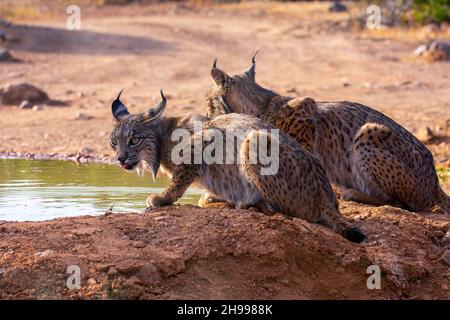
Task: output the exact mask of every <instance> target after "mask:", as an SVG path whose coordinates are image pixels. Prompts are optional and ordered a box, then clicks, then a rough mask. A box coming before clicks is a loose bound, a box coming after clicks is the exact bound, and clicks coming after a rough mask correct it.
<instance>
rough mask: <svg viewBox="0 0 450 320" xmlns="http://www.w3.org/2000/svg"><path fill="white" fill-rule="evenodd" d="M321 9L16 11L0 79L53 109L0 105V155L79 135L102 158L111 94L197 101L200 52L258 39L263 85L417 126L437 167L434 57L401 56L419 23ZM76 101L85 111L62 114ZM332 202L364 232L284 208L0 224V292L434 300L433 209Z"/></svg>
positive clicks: (442, 158)
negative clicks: (385, 22) (68, 24)
mask: <svg viewBox="0 0 450 320" xmlns="http://www.w3.org/2000/svg"><path fill="white" fill-rule="evenodd" d="M280 8H283V9H280ZM326 8H327V5H326V4H314V5H308V6H306V5H305V4H286V7H281V6H280V5H279V4H271V3H267V4H259V5H258V6H256V5H252V4H246V5H243V6H236V5H229V6H212V7H201V8H199V7H197V6H195V5H189V4H182V5H175V4H161V5H151V6H143V7H142V6H138V5H129V6H108V7H100V8H83V7H82V30H80V31H69V30H67V29H66V28H65V19H66V16H64V13H63V14H62V15H60V16H52V17H49V18H48V19H47V18H46V19H45V21H44V20H42V21H40V20H35V19H34V20H26V19H25V20H23V21H16V25H15V27H14V29H13V33H14V35H15V36H16V37H17V38H18V39H19V40H18V41H17V42H14V43H12V44H11V45H10V47H11V48H12V53H13V54H14V56H16V57H17V58H19V59H21V60H22V61H23V62H21V63H0V87H1V86H4V85H6V84H14V83H20V82H29V83H32V84H35V85H37V86H38V87H40V88H43V89H44V90H45V91H46V92H47V93H48V94H49V95H50V97H51V98H52V99H56V100H61V101H64V102H66V103H67V106H64V107H62V106H59V107H56V106H45V107H44V108H43V110H41V111H33V110H22V109H20V108H19V107H18V106H6V105H2V106H0V110H1V111H2V116H1V117H0V154H3V155H6V154H10V155H12V154H19V155H20V154H22V155H23V154H27V155H39V154H41V155H42V154H50V155H55V156H56V157H64V156H70V155H74V154H76V153H77V152H78V151H79V150H80V149H81V148H84V147H89V148H91V149H92V150H93V152H92V155H93V156H95V157H101V158H105V159H108V158H111V157H112V155H113V153H112V150H110V147H109V144H108V134H109V131H110V130H111V127H112V118H111V114H110V105H111V102H112V100H113V99H114V98H115V96H116V95H117V93H118V91H119V90H121V89H122V88H125V91H124V94H123V99H122V100H123V101H124V102H125V103H126V104H127V105H128V107H129V109H130V110H131V112H137V111H144V110H146V109H147V108H148V107H150V106H152V105H153V104H154V103H155V102H156V101H157V100H158V99H159V89H160V88H163V89H164V91H165V92H166V93H167V95H168V97H169V104H168V108H167V111H168V114H173V115H175V114H183V113H186V112H198V113H204V95H205V93H206V91H207V90H208V88H209V87H210V84H211V80H210V76H209V72H210V68H211V65H212V61H213V60H214V58H215V57H218V58H219V60H218V61H219V62H218V65H219V67H221V68H223V69H224V70H226V71H228V72H230V73H240V72H242V71H243V70H244V69H246V68H247V67H248V65H249V63H250V58H251V56H252V54H253V52H254V51H255V50H256V49H262V50H261V52H260V53H259V55H258V57H257V81H258V82H260V83H261V84H262V85H263V86H266V87H269V88H272V89H273V90H275V91H277V92H279V93H281V94H286V95H291V96H311V97H313V98H315V99H316V100H318V101H325V100H352V101H357V102H360V103H363V104H366V105H369V106H371V107H373V108H376V109H378V110H380V111H382V112H384V113H385V114H387V115H388V116H390V117H392V118H393V119H395V120H396V121H397V122H399V123H400V124H402V125H403V126H405V127H406V128H408V129H409V130H411V131H412V132H414V133H416V134H417V135H420V134H421V133H422V132H423V130H424V129H425V128H426V127H429V128H431V129H432V130H433V132H434V133H435V136H434V137H432V139H430V142H429V143H428V144H427V146H428V147H429V148H430V149H431V151H432V152H433V154H434V156H435V160H436V162H437V164H438V165H440V166H441V165H442V166H450V160H449V159H450V138H449V137H450V99H449V97H450V86H449V83H450V82H449V80H450V63H449V62H434V63H428V62H425V61H420V60H418V59H416V58H414V57H413V56H412V52H413V50H414V49H415V47H416V46H417V45H419V44H421V43H423V41H424V39H426V37H427V36H429V34H428V33H427V32H426V30H419V31H417V32H415V33H414V35H413V36H409V33H408V34H407V32H406V31H405V32H404V33H402V31H398V30H397V31H395V32H393V31H392V32H388V31H381V32H369V31H367V30H366V31H360V32H354V31H349V30H340V28H337V27H336V28H334V27H332V26H333V22H334V21H335V20H336V19H342V18H345V15H346V13H343V14H338V16H336V14H334V15H331V14H328V13H327V11H326ZM330 26H331V27H330ZM422 31H423V32H422ZM406 35H408V36H406ZM438 36H439V37H446V36H448V33H444V34H438ZM80 112H81V113H85V114H88V115H90V116H92V117H93V119H91V120H77V119H76V115H77V113H80ZM449 187H450V184H449V183H448V182H447V183H446V184H445V185H444V188H445V190H446V191H447V193H449V191H450V188H449ZM340 207H341V210H342V212H343V214H344V215H345V216H347V217H348V218H349V219H354V220H355V221H356V224H357V225H359V226H360V227H361V229H362V230H363V231H364V232H365V233H366V234H367V236H368V238H367V240H366V241H365V242H364V243H362V244H359V245H357V244H353V243H350V242H348V241H346V240H345V239H343V238H342V237H340V236H339V235H337V234H334V233H333V232H331V231H329V230H327V229H325V228H323V227H320V226H318V225H313V224H309V223H307V222H304V221H301V220H298V219H294V220H293V221H291V220H287V219H284V218H283V217H280V216H275V217H266V216H263V215H262V214H258V213H252V212H249V211H244V210H230V209H223V210H219V209H200V208H197V207H191V206H182V207H181V206H173V207H169V208H165V209H158V210H155V211H152V212H148V213H145V214H126V215H123V214H112V215H106V216H102V217H77V218H64V219H56V220H52V221H47V222H33V223H32V222H21V223H17V222H0V299H15V298H21V299H23V298H38V299H43V298H56V299H59V298H71V299H80V298H81V299H83V298H102V299H103V298H105V299H108V298H111V299H115V298H119V299H120V298H138V299H177V298H188V299H194V298H204V299H212V298H218V299H225V298H234V299H245V298H249V299H256V298H259V299H347V298H352V299H450V291H449V286H450V269H449V265H448V263H447V261H450V257H448V256H447V255H450V251H449V249H450V238H449V237H450V236H449V228H450V217H449V216H448V215H444V214H441V213H437V212H436V213H430V212H428V213H411V212H407V211H404V210H401V209H397V208H392V207H389V206H384V207H370V206H364V205H359V204H356V203H352V202H340ZM70 265H78V266H80V268H81V276H82V282H81V285H82V287H81V289H79V290H69V289H68V288H67V286H66V280H67V278H68V276H69V274H67V273H66V270H67V267H68V266H70ZM370 265H378V266H379V267H380V268H381V271H382V280H381V289H380V290H369V289H368V288H367V286H366V281H367V278H368V277H369V274H367V268H368V267H369V266H370Z"/></svg>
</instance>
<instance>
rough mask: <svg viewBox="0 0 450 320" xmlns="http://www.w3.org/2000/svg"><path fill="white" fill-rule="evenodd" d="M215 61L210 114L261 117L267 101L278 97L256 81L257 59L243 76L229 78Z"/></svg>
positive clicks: (212, 75) (210, 93)
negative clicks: (241, 114) (233, 113)
mask: <svg viewBox="0 0 450 320" xmlns="http://www.w3.org/2000/svg"><path fill="white" fill-rule="evenodd" d="M216 65H217V61H214V64H213V67H212V69H211V78H212V80H213V86H212V88H211V90H210V91H209V93H208V98H207V99H208V100H209V101H208V102H209V106H208V114H207V116H212V117H214V116H217V115H220V114H225V113H232V112H236V113H243V114H248V115H252V116H256V117H259V116H261V115H262V114H263V113H264V112H265V110H264V109H263V106H264V105H266V103H267V100H268V99H270V98H272V97H274V96H276V93H274V92H273V91H270V90H267V89H264V88H262V87H261V86H260V85H258V84H257V83H256V81H255V68H256V64H255V57H253V59H252V65H251V66H250V67H249V68H248V69H247V70H246V71H245V72H244V73H242V74H239V75H234V76H229V75H228V74H227V73H226V72H224V71H222V70H220V69H218V68H217V66H216Z"/></svg>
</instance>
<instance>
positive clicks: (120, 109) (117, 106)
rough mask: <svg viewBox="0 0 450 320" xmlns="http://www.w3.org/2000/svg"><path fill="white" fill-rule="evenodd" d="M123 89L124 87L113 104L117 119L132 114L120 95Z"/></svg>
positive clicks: (112, 107) (114, 114)
mask: <svg viewBox="0 0 450 320" xmlns="http://www.w3.org/2000/svg"><path fill="white" fill-rule="evenodd" d="M123 90H124V89H122V90H120V92H119V94H118V95H117V98H116V100H114V101H113V103H112V106H111V111H112V114H113V116H114V118H115V119H116V120H117V121H119V120H120V119H121V118H123V117H125V116H127V115H129V114H130V113H129V112H128V109H127V107H125V105H124V104H123V103H122V101H120V95H121V94H122V92H123Z"/></svg>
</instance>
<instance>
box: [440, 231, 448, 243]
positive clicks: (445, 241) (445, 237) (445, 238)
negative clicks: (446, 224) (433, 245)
mask: <svg viewBox="0 0 450 320" xmlns="http://www.w3.org/2000/svg"><path fill="white" fill-rule="evenodd" d="M441 241H442V243H443V244H444V245H449V244H450V231H447V233H446V234H445V235H444V236H443V237H442V239H441Z"/></svg>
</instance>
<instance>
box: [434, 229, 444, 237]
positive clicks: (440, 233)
mask: <svg viewBox="0 0 450 320" xmlns="http://www.w3.org/2000/svg"><path fill="white" fill-rule="evenodd" d="M434 236H435V237H436V238H439V239H440V238H442V237H443V236H444V232H442V231H441V230H437V231H435V232H434Z"/></svg>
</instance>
